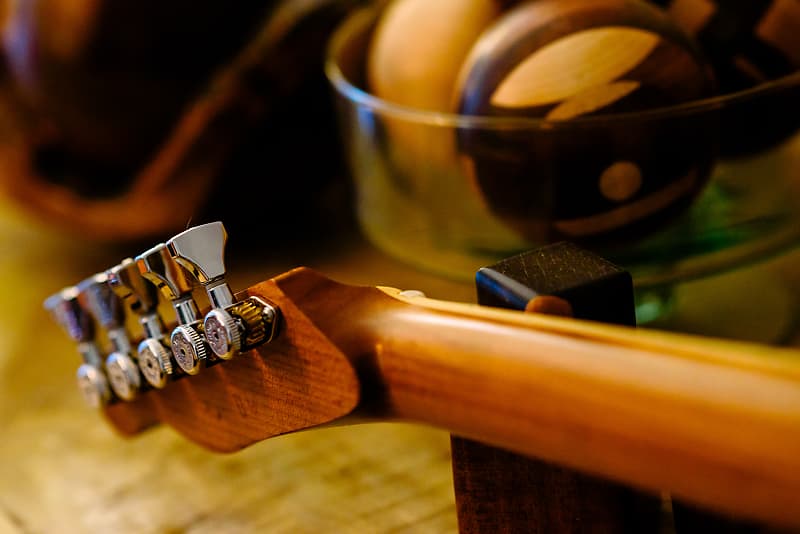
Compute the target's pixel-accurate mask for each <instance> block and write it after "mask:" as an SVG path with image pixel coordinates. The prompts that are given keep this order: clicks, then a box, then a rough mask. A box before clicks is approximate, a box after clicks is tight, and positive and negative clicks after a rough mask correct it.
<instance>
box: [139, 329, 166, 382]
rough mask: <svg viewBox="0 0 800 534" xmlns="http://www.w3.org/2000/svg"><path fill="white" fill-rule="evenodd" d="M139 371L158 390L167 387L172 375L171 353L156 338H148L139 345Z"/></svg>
mask: <svg viewBox="0 0 800 534" xmlns="http://www.w3.org/2000/svg"><path fill="white" fill-rule="evenodd" d="M137 350H138V352H139V369H140V370H141V371H142V375H144V378H145V380H147V382H148V383H149V384H150V385H151V386H153V387H155V388H158V389H161V388H163V387H165V386H166V385H167V382H168V381H169V376H170V375H171V374H172V362H171V361H170V354H169V351H168V350H167V349H166V348H165V347H164V345H162V344H161V342H160V341H158V340H157V339H154V338H148V339H145V340H144V341H142V342H141V343H139V347H138V349H137Z"/></svg>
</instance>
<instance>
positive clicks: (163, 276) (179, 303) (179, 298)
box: [136, 243, 210, 375]
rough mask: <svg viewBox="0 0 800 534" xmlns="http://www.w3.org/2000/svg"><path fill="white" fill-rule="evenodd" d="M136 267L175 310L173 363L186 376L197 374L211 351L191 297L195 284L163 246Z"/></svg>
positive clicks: (138, 259) (140, 258)
mask: <svg viewBox="0 0 800 534" xmlns="http://www.w3.org/2000/svg"><path fill="white" fill-rule="evenodd" d="M136 265H137V268H138V269H139V273H140V274H141V275H142V276H143V277H144V278H145V279H147V280H148V281H149V282H150V283H152V284H153V285H154V286H155V287H156V288H157V289H158V290H159V291H160V292H161V294H162V295H163V296H164V297H165V298H166V299H167V300H169V301H170V303H171V304H172V307H173V309H174V310H175V316H176V318H177V321H178V326H176V327H175V328H174V329H173V330H172V333H171V334H170V347H171V349H172V355H173V357H174V359H175V361H176V362H177V364H178V366H179V367H180V369H181V370H183V371H184V372H185V373H186V374H189V375H196V374H198V373H199V372H200V371H201V369H203V367H205V365H206V364H207V362H208V358H209V351H210V349H209V348H208V347H207V344H206V342H205V338H204V336H203V325H202V322H201V320H200V310H199V308H198V307H197V303H196V302H195V300H194V298H193V297H192V289H193V288H194V285H195V284H194V283H193V282H192V280H191V277H190V275H189V273H187V272H186V271H185V270H184V269H183V267H181V266H180V265H179V264H178V263H176V262H175V261H174V260H173V259H172V257H171V256H170V254H169V252H168V251H167V246H166V244H164V243H160V244H158V245H156V246H155V247H153V248H151V249H149V250H147V251H146V252H143V253H142V254H139V255H138V256H136Z"/></svg>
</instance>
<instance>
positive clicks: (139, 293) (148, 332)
mask: <svg viewBox="0 0 800 534" xmlns="http://www.w3.org/2000/svg"><path fill="white" fill-rule="evenodd" d="M106 274H107V275H108V285H109V286H110V287H111V289H112V290H113V291H114V293H116V294H117V296H118V297H119V298H120V299H121V300H122V301H123V302H125V303H126V304H128V306H129V307H130V309H131V310H132V311H134V312H135V313H137V314H138V315H139V324H140V325H141V327H142V331H143V332H144V339H143V340H142V342H140V343H139V346H138V347H137V354H138V358H137V360H138V365H139V369H140V370H141V372H142V375H143V376H144V378H145V380H147V382H148V383H149V384H150V385H152V386H153V387H157V388H163V387H164V386H166V385H167V382H168V381H169V376H170V375H171V374H172V371H173V367H172V362H171V361H170V354H169V351H168V350H167V349H166V348H165V347H164V343H166V329H165V327H164V323H163V322H162V320H161V318H160V317H159V316H158V289H157V288H156V286H155V285H154V284H152V283H150V282H149V281H148V280H146V279H145V278H144V277H143V276H142V274H141V273H140V272H139V267H138V265H137V264H136V262H135V261H133V260H132V259H130V258H126V259H124V260H123V261H122V263H120V264H119V265H117V266H115V267H112V268H111V269H109V270H108V271H106ZM116 365H117V372H118V373H122V374H125V373H131V371H130V369H128V368H127V367H126V366H125V365H124V364H121V363H119V362H117V364H116ZM109 374H111V370H110V369H109Z"/></svg>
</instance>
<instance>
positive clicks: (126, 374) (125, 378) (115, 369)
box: [106, 352, 142, 401]
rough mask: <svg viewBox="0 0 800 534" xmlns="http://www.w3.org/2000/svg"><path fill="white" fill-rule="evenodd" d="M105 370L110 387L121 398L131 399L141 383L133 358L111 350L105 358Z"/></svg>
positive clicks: (134, 396)
mask: <svg viewBox="0 0 800 534" xmlns="http://www.w3.org/2000/svg"><path fill="white" fill-rule="evenodd" d="M106 372H107V373H108V378H109V380H110V381H111V389H113V390H114V393H116V394H117V396H118V397H119V398H120V399H122V400H126V401H129V400H133V399H134V398H136V394H137V393H138V392H139V388H140V387H141V385H142V382H141V379H140V378H139V368H138V367H137V366H136V363H135V362H134V361H133V358H131V357H130V356H128V355H127V354H123V353H122V352H112V353H111V354H110V355H109V356H108V358H106Z"/></svg>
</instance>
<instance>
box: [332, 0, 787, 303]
mask: <svg viewBox="0 0 800 534" xmlns="http://www.w3.org/2000/svg"><path fill="white" fill-rule="evenodd" d="M375 18H376V15H375V13H374V12H371V11H363V12H360V13H357V14H355V15H354V16H353V17H351V18H350V19H349V20H348V21H347V22H346V23H345V24H344V25H343V26H342V27H340V29H339V30H338V32H337V34H336V35H335V36H334V39H333V41H332V43H331V45H330V47H329V53H328V58H327V63H326V72H327V75H328V77H329V79H330V81H331V83H332V85H333V87H334V89H335V93H336V98H337V104H338V109H339V113H340V121H341V127H342V135H343V138H344V141H345V147H346V150H347V156H348V159H349V162H350V166H351V172H352V176H353V179H354V181H355V184H356V192H357V211H358V218H359V221H360V224H361V226H362V228H363V230H364V232H365V233H366V235H367V237H368V238H369V239H370V240H371V241H373V242H374V243H375V244H376V245H377V246H379V247H380V248H382V249H384V250H386V251H387V252H389V253H391V254H392V255H394V256H396V257H398V258H400V259H402V260H405V261H407V262H410V263H412V264H414V265H417V266H419V267H421V268H424V269H428V270H432V271H434V272H437V273H440V274H444V275H447V276H451V277H456V278H461V279H468V278H472V277H473V276H474V273H475V270H476V269H477V268H478V267H480V266H484V265H488V264H491V263H493V262H495V261H497V260H498V259H500V258H503V257H506V256H508V255H510V254H513V253H515V252H519V251H521V250H525V249H530V248H533V247H535V246H538V245H541V244H542V242H543V241H545V240H547V239H548V238H549V237H550V235H548V234H542V235H543V236H544V237H542V238H539V237H537V236H536V235H535V234H534V233H533V232H530V231H526V230H525V228H526V227H525V226H524V224H522V225H520V224H515V221H514V217H513V214H512V217H506V216H503V214H500V215H498V210H497V209H493V208H492V207H490V206H491V205H492V201H489V202H487V198H486V196H487V195H486V194H485V191H481V190H480V188H479V187H478V186H477V185H476V180H475V163H474V161H472V162H471V161H469V158H468V157H465V156H464V153H463V150H461V146H462V145H463V140H464V139H469V138H475V137H478V138H480V137H481V136H484V137H488V138H492V136H494V138H497V137H498V136H512V137H514V138H519V137H520V136H523V137H524V136H530V137H532V138H536V137H537V136H538V138H540V139H541V138H542V136H546V137H549V138H550V139H553V138H560V139H580V138H582V137H585V136H587V135H590V136H594V138H595V139H597V143H602V142H603V140H608V139H612V140H613V139H615V136H617V137H618V136H619V135H620V134H619V132H626V131H627V132H631V131H633V132H635V133H637V135H639V133H641V132H643V133H641V135H646V136H650V137H648V138H647V140H648V141H649V142H650V143H649V145H647V146H649V147H651V148H650V150H659V151H661V153H660V155H659V157H661V158H662V159H665V161H672V162H673V163H674V161H676V160H682V159H683V160H685V161H683V163H684V164H685V165H686V170H687V172H686V175H685V176H683V177H682V179H681V180H682V184H683V185H675V186H674V188H680V187H683V188H684V190H681V191H679V192H678V193H675V194H676V195H678V194H679V193H681V194H682V193H687V191H686V188H691V187H694V186H698V185H699V186H702V188H698V190H699V191H700V192H699V194H697V195H694V196H693V195H689V194H685V195H684V197H685V201H683V202H676V203H675V204H674V205H673V206H672V207H670V208H667V209H661V210H659V216H658V217H642V218H641V221H639V220H636V219H634V222H633V224H629V225H627V226H625V227H624V228H621V229H620V230H619V231H614V232H610V233H609V234H608V235H609V236H610V237H606V238H605V239H595V238H594V236H592V235H591V234H589V235H586V234H585V233H583V230H581V229H580V228H578V231H577V233H576V232H575V231H574V230H575V228H574V227H573V228H572V230H573V234H574V235H572V234H571V233H570V227H569V226H568V225H567V226H562V228H561V230H562V231H561V233H560V234H559V235H558V236H557V237H559V238H566V239H571V240H575V241H578V242H584V244H586V245H588V246H589V247H590V248H594V249H595V250H597V251H598V252H600V253H601V254H603V255H605V256H606V257H608V258H610V259H612V260H614V261H616V262H617V263H620V264H622V265H623V266H624V267H626V268H627V269H629V270H631V271H632V273H633V275H634V280H635V283H636V284H637V286H638V287H639V288H645V287H658V286H664V285H668V284H671V283H673V282H675V281H677V280H685V279H689V278H696V277H701V276H704V275H707V274H710V273H712V272H717V271H720V270H723V269H726V268H730V267H732V266H735V265H739V264H741V263H743V262H746V261H750V260H755V259H758V258H761V257H763V256H764V255H766V254H769V253H773V252H775V251H778V250H781V249H784V248H786V247H788V246H791V245H793V244H795V243H797V241H798V237H800V134H798V133H797V131H795V132H794V133H793V134H786V133H785V132H784V133H783V135H782V138H781V141H780V142H777V143H772V144H770V143H768V142H765V143H764V144H766V145H769V147H768V148H765V149H762V150H757V151H754V152H751V153H748V154H747V155H742V154H743V152H742V151H741V150H740V151H739V152H738V154H739V155H738V156H737V157H735V158H731V157H725V156H724V154H722V155H721V154H720V153H719V150H718V148H719V146H720V143H725V142H726V139H725V137H726V136H727V138H728V139H727V141H730V139H733V140H734V141H736V140H741V139H742V136H748V137H749V138H751V139H761V138H764V137H765V136H770V135H775V134H777V133H779V132H778V130H779V129H780V128H782V127H784V128H785V126H786V125H787V124H789V128H790V129H791V128H793V127H794V126H793V125H796V126H798V127H800V105H798V104H797V102H799V101H800V73H798V74H795V75H792V76H790V77H787V78H784V79H781V80H778V81H776V82H772V83H769V84H765V85H762V86H760V87H758V88H757V89H754V90H749V91H745V92H742V93H737V94H732V95H726V96H723V97H717V98H713V99H708V100H704V101H698V102H692V103H689V104H686V105H682V106H677V107H671V108H664V109H656V110H649V111H646V112H642V113H636V114H618V115H605V116H598V117H591V118H584V119H577V120H574V121H570V122H565V123H553V122H545V121H542V120H536V119H530V118H524V117H519V118H517V117H474V116H462V115H453V114H445V113H436V112H428V111H421V110H416V109H411V108H407V107H402V106H398V105H395V104H392V103H390V102H386V101H383V100H381V99H379V98H376V97H375V96H374V95H371V94H370V93H369V92H368V91H367V89H366V85H365V81H364V78H365V75H364V70H365V55H366V50H367V46H368V43H369V39H370V35H371V32H372V29H373V27H374V21H375ZM783 103H785V104H786V105H785V106H783ZM765 110H766V111H767V112H769V113H773V114H774V117H769V116H761V115H763V113H764V111H765ZM787 118H792V119H793V122H792V121H788V123H787ZM794 119H796V120H794ZM676 133H677V135H676ZM728 144H729V145H730V143H728ZM612 145H613V143H612ZM579 148H580V150H578V151H577V152H576V153H575V154H574V157H575V158H581V157H586V154H585V145H584V146H581V147H579ZM561 159H562V160H563V159H564V158H563V157H562V158H561ZM566 159H567V160H569V157H567V158H566ZM552 161H561V160H559V158H554V160H552ZM552 161H551V162H548V163H547V164H546V165H543V168H542V169H541V172H542V173H545V175H547V173H553V174H552V176H550V178H553V179H558V172H560V169H559V168H558V165H557V164H556V163H552ZM692 174H693V175H694V176H693V177H692ZM548 176H549V175H548ZM704 176H710V179H709V180H708V181H707V182H706V181H705V180H704ZM548 179H549V178H548ZM692 180H694V182H692ZM679 181H680V180H679ZM674 188H673V189H674ZM484 189H485V188H484ZM514 194H515V192H514V191H511V192H510V198H511V199H512V202H513V195H514ZM520 194H521V193H520ZM575 200H576V202H578V203H579V202H580V201H581V197H580V194H579V193H577V192H576V197H575ZM690 200H691V205H690V206H688V209H684V208H687V206H686V204H688V203H689V201H690ZM665 206H666V204H665ZM651 207H652V206H651ZM495 208H496V207H495ZM544 209H545V210H546V207H545V208H544ZM592 222H596V221H593V220H592V221H590V223H592ZM606 223H608V221H606ZM608 224H611V225H612V226H613V224H614V222H613V221H611V223H608ZM590 226H591V225H590ZM520 228H523V229H522V230H520Z"/></svg>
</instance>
